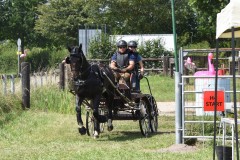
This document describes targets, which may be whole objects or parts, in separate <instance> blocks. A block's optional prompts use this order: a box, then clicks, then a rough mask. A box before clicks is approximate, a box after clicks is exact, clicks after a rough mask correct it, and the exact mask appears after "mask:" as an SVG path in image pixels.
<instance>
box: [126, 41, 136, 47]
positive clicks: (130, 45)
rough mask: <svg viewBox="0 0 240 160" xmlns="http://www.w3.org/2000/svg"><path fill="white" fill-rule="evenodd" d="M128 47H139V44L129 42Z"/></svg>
mask: <svg viewBox="0 0 240 160" xmlns="http://www.w3.org/2000/svg"><path fill="white" fill-rule="evenodd" d="M128 47H137V42H136V41H129V42H128Z"/></svg>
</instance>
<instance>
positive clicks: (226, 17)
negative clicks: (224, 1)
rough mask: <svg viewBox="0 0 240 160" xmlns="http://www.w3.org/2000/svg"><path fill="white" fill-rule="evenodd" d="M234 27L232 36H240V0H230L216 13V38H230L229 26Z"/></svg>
mask: <svg viewBox="0 0 240 160" xmlns="http://www.w3.org/2000/svg"><path fill="white" fill-rule="evenodd" d="M232 27H234V30H235V32H234V37H235V38H237V37H240V0H231V1H230V3H229V4H228V5H227V6H226V7H225V8H224V9H222V10H221V12H220V13H218V14H217V31H216V32H217V33H216V39H218V38H232V31H231V28H232Z"/></svg>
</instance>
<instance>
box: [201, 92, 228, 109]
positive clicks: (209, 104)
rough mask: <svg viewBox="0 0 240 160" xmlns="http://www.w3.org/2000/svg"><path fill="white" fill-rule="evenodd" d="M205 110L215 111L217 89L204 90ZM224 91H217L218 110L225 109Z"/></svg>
mask: <svg viewBox="0 0 240 160" xmlns="http://www.w3.org/2000/svg"><path fill="white" fill-rule="evenodd" d="M203 98H204V106H203V107H204V111H214V107H215V91H204V92H203ZM224 103H225V101H224V91H217V103H216V107H217V111H224V108H225V107H224Z"/></svg>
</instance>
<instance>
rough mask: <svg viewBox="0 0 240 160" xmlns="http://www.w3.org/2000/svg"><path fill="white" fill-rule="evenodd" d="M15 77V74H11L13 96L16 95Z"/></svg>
mask: <svg viewBox="0 0 240 160" xmlns="http://www.w3.org/2000/svg"><path fill="white" fill-rule="evenodd" d="M14 78H15V77H14V75H13V74H11V92H12V94H14V93H15V80H14Z"/></svg>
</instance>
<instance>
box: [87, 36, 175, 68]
mask: <svg viewBox="0 0 240 160" xmlns="http://www.w3.org/2000/svg"><path fill="white" fill-rule="evenodd" d="M116 50H117V47H116V41H115V40H113V42H111V41H110V37H109V35H106V34H102V35H101V36H100V39H99V38H95V39H93V40H92V41H91V42H90V49H89V54H88V58H92V59H94V58H99V59H109V58H111V56H112V54H113V53H114V52H115V51H116ZM138 52H139V54H140V55H142V57H143V58H160V57H162V56H166V55H172V53H171V52H169V51H166V49H165V48H164V47H163V44H162V40H161V39H158V40H149V41H146V42H145V44H144V45H142V46H141V45H139V46H138ZM144 65H145V66H146V68H152V67H154V68H155V67H162V66H161V65H162V64H161V63H160V62H145V64H144Z"/></svg>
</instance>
